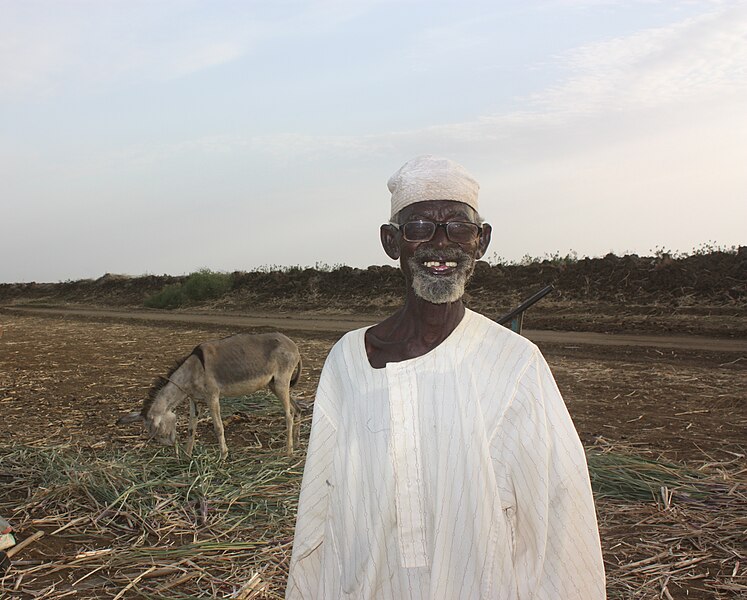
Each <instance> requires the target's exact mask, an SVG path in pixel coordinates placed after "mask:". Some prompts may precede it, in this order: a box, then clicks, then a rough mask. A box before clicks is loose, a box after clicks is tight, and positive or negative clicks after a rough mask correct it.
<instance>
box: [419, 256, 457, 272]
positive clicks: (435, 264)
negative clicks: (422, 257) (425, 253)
mask: <svg viewBox="0 0 747 600" xmlns="http://www.w3.org/2000/svg"><path fill="white" fill-rule="evenodd" d="M457 264H458V263H457V262H456V261H453V260H426V261H423V266H424V267H425V268H426V269H428V270H429V271H430V272H431V273H433V274H435V275H447V274H449V273H451V272H452V271H453V270H454V269H456V268H457Z"/></svg>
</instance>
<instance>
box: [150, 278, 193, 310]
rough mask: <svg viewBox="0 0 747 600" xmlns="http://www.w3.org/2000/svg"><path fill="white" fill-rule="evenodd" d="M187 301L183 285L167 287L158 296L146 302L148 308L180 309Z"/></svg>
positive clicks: (155, 295) (175, 284)
mask: <svg viewBox="0 0 747 600" xmlns="http://www.w3.org/2000/svg"><path fill="white" fill-rule="evenodd" d="M185 301H186V297H185V296H184V290H183V289H182V284H181V283H174V284H171V285H167V286H166V287H165V288H163V289H162V290H161V291H160V292H158V293H157V294H154V295H152V296H151V297H150V298H147V299H146V300H145V306H147V307H148V308H169V309H171V308H179V307H180V306H181V305H182V304H184V303H185Z"/></svg>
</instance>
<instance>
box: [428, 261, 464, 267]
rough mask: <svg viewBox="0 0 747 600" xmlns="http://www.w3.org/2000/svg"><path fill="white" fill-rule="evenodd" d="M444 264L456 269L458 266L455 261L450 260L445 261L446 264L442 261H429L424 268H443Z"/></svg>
mask: <svg viewBox="0 0 747 600" xmlns="http://www.w3.org/2000/svg"><path fill="white" fill-rule="evenodd" d="M442 264H443V265H445V266H447V267H451V268H454V267H456V266H457V264H456V263H455V262H454V261H450V260H449V261H445V262H441V261H440V260H427V261H425V262H424V263H423V265H424V266H426V267H429V268H430V267H438V266H441V265H442Z"/></svg>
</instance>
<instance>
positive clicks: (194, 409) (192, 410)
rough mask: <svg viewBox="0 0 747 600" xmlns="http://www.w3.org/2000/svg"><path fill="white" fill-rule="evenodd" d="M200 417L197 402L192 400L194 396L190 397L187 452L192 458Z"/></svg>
mask: <svg viewBox="0 0 747 600" xmlns="http://www.w3.org/2000/svg"><path fill="white" fill-rule="evenodd" d="M198 415H199V407H198V406H197V402H195V399H194V398H192V396H190V397H189V427H188V431H187V434H188V436H189V438H188V439H187V448H186V450H185V452H186V453H187V456H192V449H193V448H194V446H195V437H196V436H197V416H198Z"/></svg>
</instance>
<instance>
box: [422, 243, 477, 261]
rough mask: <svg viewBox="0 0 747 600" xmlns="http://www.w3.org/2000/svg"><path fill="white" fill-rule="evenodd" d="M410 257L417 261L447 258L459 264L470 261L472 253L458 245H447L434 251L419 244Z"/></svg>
mask: <svg viewBox="0 0 747 600" xmlns="http://www.w3.org/2000/svg"><path fill="white" fill-rule="evenodd" d="M412 258H414V259H415V260H416V261H417V262H419V263H423V262H425V261H428V260H448V261H454V262H456V263H460V264H461V263H468V262H470V261H471V260H472V255H471V254H469V253H467V252H465V251H464V250H462V249H461V248H459V247H449V248H444V249H442V250H438V251H436V250H433V249H432V248H424V247H423V246H420V247H418V248H416V250H415V252H414V253H413V255H412Z"/></svg>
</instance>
